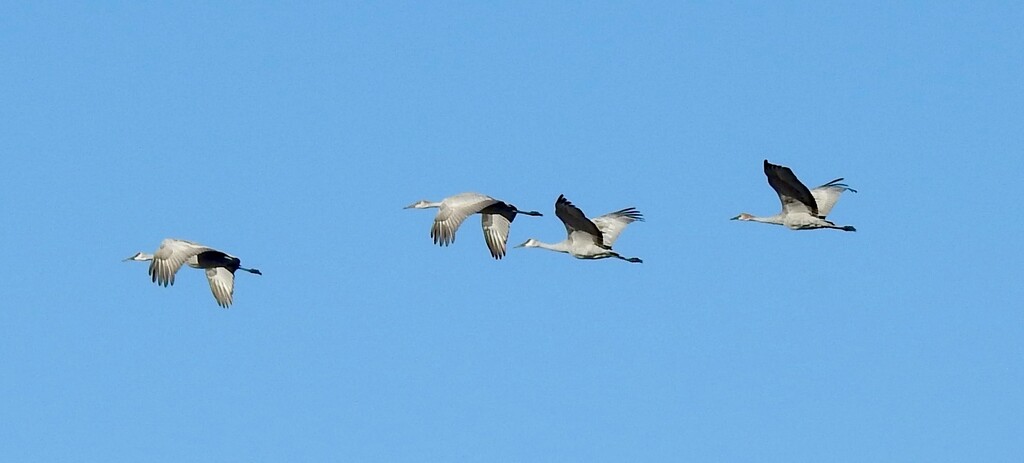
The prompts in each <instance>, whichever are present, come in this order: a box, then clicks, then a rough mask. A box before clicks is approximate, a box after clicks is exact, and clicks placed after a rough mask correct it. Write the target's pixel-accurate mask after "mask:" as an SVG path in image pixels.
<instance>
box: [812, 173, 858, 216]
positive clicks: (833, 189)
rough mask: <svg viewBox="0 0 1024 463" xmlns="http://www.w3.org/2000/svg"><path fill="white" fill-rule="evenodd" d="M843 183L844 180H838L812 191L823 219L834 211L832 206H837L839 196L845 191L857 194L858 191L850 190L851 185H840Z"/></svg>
mask: <svg viewBox="0 0 1024 463" xmlns="http://www.w3.org/2000/svg"><path fill="white" fill-rule="evenodd" d="M842 181H843V179H842V178H837V179H835V180H833V181H831V182H828V183H826V184H824V185H821V186H819V187H817V188H815V189H813V190H811V194H812V195H814V201H815V202H816V203H818V214H821V217H825V216H827V215H828V213H829V212H831V211H832V206H835V205H836V201H839V196H841V195H842V194H843V192H844V191H852V192H854V193H856V192H857V190H854V189H853V188H850V186H849V185H847V184H845V183H839V182H842Z"/></svg>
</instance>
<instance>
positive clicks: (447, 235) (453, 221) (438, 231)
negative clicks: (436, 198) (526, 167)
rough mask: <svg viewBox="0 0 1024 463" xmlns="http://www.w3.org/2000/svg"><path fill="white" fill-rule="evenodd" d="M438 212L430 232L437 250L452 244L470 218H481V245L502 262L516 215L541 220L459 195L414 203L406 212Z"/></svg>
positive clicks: (489, 199)
mask: <svg viewBox="0 0 1024 463" xmlns="http://www.w3.org/2000/svg"><path fill="white" fill-rule="evenodd" d="M433 207H436V208H438V211H437V215H436V216H434V226H432V227H431V228H430V237H431V238H433V239H434V244H436V245H438V246H448V245H449V244H451V243H454V242H455V232H456V230H458V229H459V225H462V221H463V220H466V217H469V216H470V215H473V214H480V225H481V226H483V229H484V241H486V242H487V249H490V251H491V257H493V258H495V259H501V258H502V257H504V256H505V244H506V243H507V242H508V230H509V226H510V225H511V224H512V221H513V220H515V219H516V214H525V215H532V216H537V217H539V216H541V213H540V212H535V211H521V210H519V209H517V208H516V207H515V206H513V205H511V204H508V203H506V202H504V201H500V200H497V199H494V198H492V197H490V196H487V195H482V194H480V193H459V194H457V195H454V196H449V197H447V198H444V199H442V200H441V202H439V203H438V202H433V201H427V200H423V201H417V202H415V203H412V204H410V205H408V206H405V209H430V208H433Z"/></svg>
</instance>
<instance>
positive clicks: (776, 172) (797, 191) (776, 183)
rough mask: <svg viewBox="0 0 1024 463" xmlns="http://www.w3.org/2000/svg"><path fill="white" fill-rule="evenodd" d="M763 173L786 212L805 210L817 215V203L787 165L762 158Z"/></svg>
mask: <svg viewBox="0 0 1024 463" xmlns="http://www.w3.org/2000/svg"><path fill="white" fill-rule="evenodd" d="M764 175H765V176H767V177H768V184H769V185H771V186H772V189H774V190H775V192H776V193H778V195H779V199H780V200H781V201H782V210H783V211H785V212H786V213H787V214H792V213H794V212H806V213H808V214H811V215H813V216H817V215H818V204H817V203H816V202H815V201H814V195H812V194H811V190H808V189H807V186H806V185H804V184H803V183H801V182H800V180H799V179H797V178H796V175H795V174H793V171H792V170H790V168H789V167H783V166H779V165H775V164H772V163H770V162H768V160H767V159H765V160H764Z"/></svg>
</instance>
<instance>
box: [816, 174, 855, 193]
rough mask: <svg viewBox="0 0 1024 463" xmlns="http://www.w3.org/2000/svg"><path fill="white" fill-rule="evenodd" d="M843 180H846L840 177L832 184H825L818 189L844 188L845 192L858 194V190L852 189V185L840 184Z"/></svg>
mask: <svg viewBox="0 0 1024 463" xmlns="http://www.w3.org/2000/svg"><path fill="white" fill-rule="evenodd" d="M843 180H844V179H843V178H842V177H839V178H837V179H835V180H833V181H831V182H828V183H826V184H824V185H822V186H820V187H818V188H826V187H830V186H834V187H838V188H842V189H843V190H844V191H852V192H854V193H856V192H857V190H854V189H853V188H850V185H847V184H845V183H839V182H842V181H843Z"/></svg>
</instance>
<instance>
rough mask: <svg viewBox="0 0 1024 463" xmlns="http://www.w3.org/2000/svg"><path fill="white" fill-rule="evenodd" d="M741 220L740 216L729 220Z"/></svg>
mask: <svg viewBox="0 0 1024 463" xmlns="http://www.w3.org/2000/svg"><path fill="white" fill-rule="evenodd" d="M739 219H740V216H738V215H737V216H736V217H733V218H731V219H729V220H739Z"/></svg>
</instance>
